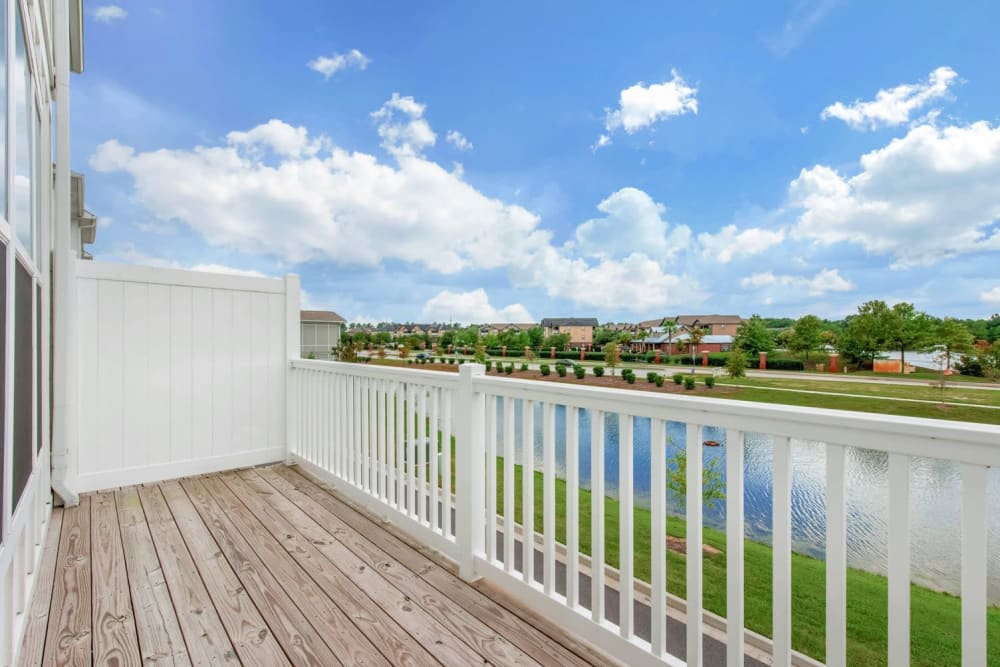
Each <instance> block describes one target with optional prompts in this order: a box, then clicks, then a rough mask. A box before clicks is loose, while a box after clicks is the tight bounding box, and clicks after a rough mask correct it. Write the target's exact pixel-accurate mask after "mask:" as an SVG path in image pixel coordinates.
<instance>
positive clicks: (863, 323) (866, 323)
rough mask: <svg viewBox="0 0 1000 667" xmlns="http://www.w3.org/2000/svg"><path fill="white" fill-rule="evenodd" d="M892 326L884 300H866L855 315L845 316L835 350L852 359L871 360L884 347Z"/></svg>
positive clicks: (889, 312)
mask: <svg viewBox="0 0 1000 667" xmlns="http://www.w3.org/2000/svg"><path fill="white" fill-rule="evenodd" d="M891 326H892V313H891V311H890V309H889V306H888V305H887V304H886V303H885V301H878V300H875V301H866V302H865V303H863V304H861V305H860V306H858V313H857V315H851V316H850V317H848V318H847V324H846V326H845V328H844V332H843V333H842V334H841V335H840V337H839V338H838V340H837V351H839V352H840V353H841V354H842V355H844V356H845V357H847V358H849V359H851V360H853V361H858V362H860V361H873V360H874V359H875V357H877V356H878V353H879V352H880V351H881V350H882V349H884V348H885V345H886V341H887V340H888V338H889V328H890V327H891Z"/></svg>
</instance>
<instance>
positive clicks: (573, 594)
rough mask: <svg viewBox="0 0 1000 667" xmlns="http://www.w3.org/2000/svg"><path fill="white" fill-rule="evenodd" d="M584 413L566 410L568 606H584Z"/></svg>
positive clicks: (570, 409) (574, 409)
mask: <svg viewBox="0 0 1000 667" xmlns="http://www.w3.org/2000/svg"><path fill="white" fill-rule="evenodd" d="M579 521H580V411H579V409H578V408H577V407H576V406H569V407H567V408H566V604H568V605H569V607H570V608H571V609H576V607H577V605H578V604H579V603H580V588H579V587H580V526H579Z"/></svg>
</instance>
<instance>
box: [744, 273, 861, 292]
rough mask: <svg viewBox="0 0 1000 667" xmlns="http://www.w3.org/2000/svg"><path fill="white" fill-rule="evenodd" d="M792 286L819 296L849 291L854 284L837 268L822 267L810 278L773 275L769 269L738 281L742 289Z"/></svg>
mask: <svg viewBox="0 0 1000 667" xmlns="http://www.w3.org/2000/svg"><path fill="white" fill-rule="evenodd" d="M775 286H784V287H794V288H796V289H804V290H806V291H807V292H808V293H809V295H810V296H819V295H820V294H825V293H827V292H850V291H852V290H854V289H856V287H857V286H856V285H855V284H854V283H853V282H851V281H850V280H847V279H846V278H844V277H843V276H841V275H840V271H839V270H838V269H823V270H822V271H820V272H819V273H817V274H816V275H815V276H813V277H812V278H809V277H806V276H790V275H775V274H774V273H772V272H771V271H765V272H763V273H754V274H753V275H751V276H748V277H746V278H743V279H742V280H741V281H740V287H742V288H743V289H761V288H766V287H775Z"/></svg>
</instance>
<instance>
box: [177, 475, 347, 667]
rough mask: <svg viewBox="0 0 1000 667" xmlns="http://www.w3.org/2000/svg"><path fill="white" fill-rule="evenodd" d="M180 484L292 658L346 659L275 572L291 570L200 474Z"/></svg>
mask: <svg viewBox="0 0 1000 667" xmlns="http://www.w3.org/2000/svg"><path fill="white" fill-rule="evenodd" d="M177 488H180V489H183V491H184V492H185V493H186V494H187V497H188V498H189V499H190V501H191V504H192V505H193V506H194V508H195V510H196V511H197V512H198V514H199V515H200V516H201V519H202V521H203V522H204V523H205V525H206V526H207V527H208V529H209V532H211V533H212V536H213V537H214V538H215V541H216V543H217V544H218V545H219V547H220V549H221V552H222V554H223V556H224V557H225V558H226V560H228V561H229V564H230V565H231V566H232V568H233V570H234V571H235V572H236V574H237V576H238V577H239V578H240V581H241V582H242V585H243V586H244V588H246V590H247V592H248V593H249V594H250V597H251V599H252V600H253V601H254V603H255V604H256V605H257V609H258V610H259V611H260V612H261V615H262V616H263V617H264V619H265V621H266V622H267V624H268V626H269V627H270V628H271V631H272V632H274V635H275V637H276V638H277V640H278V642H279V643H280V644H281V647H282V648H283V649H284V650H285V654H286V655H287V656H288V658H289V659H290V660H291V661H292V663H294V664H296V665H340V664H343V663H342V662H341V661H340V660H339V659H338V658H337V656H336V655H335V654H334V652H333V651H331V650H330V647H329V646H327V644H326V643H325V642H324V641H323V639H322V638H321V637H320V635H319V634H317V632H316V631H315V630H314V629H313V626H312V624H311V623H310V622H309V619H307V618H306V616H305V615H304V614H303V613H302V612H301V611H300V610H299V608H298V607H297V606H296V604H295V602H294V601H293V600H292V598H291V597H289V595H288V593H286V592H285V589H284V587H283V586H282V585H281V583H280V582H279V581H278V579H277V578H276V575H277V576H279V577H284V576H286V575H287V574H288V573H287V572H284V571H281V570H275V571H274V572H273V573H272V571H271V570H270V569H269V568H268V566H267V565H265V563H264V562H263V561H262V560H261V559H260V557H259V556H258V555H257V553H256V552H255V550H254V549H253V548H252V547H251V546H250V544H249V543H248V542H247V541H246V539H244V537H243V535H241V534H240V531H239V530H238V529H237V527H236V526H235V525H234V524H233V522H232V521H231V520H230V518H229V517H228V516H227V515H226V512H225V511H224V510H223V509H222V508H221V507H220V506H219V505H217V504H216V503H215V501H214V499H213V496H212V495H211V494H210V493H209V492H208V490H207V489H206V488H205V485H204V484H202V482H201V480H198V479H187V480H183V481H182V482H181V486H180V487H177ZM163 489H164V496H165V497H166V499H167V502H168V503H169V504H170V506H171V508H173V507H174V505H175V502H177V501H178V500H179V498H178V496H177V494H176V493H175V488H174V487H173V486H172V485H170V484H164V485H163ZM178 505H179V503H178ZM175 511H176V510H175Z"/></svg>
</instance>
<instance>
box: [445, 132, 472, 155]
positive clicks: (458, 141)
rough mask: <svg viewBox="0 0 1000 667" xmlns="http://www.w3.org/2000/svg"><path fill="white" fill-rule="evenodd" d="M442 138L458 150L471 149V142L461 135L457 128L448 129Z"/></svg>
mask: <svg viewBox="0 0 1000 667" xmlns="http://www.w3.org/2000/svg"><path fill="white" fill-rule="evenodd" d="M444 138H445V141H447V142H448V143H449V144H451V145H452V146H454V147H455V148H457V149H458V150H460V151H471V150H472V142H471V141H469V140H468V139H466V138H465V136H463V135H462V133H461V132H459V131H458V130H449V132H448V134H446V135H445V136H444Z"/></svg>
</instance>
